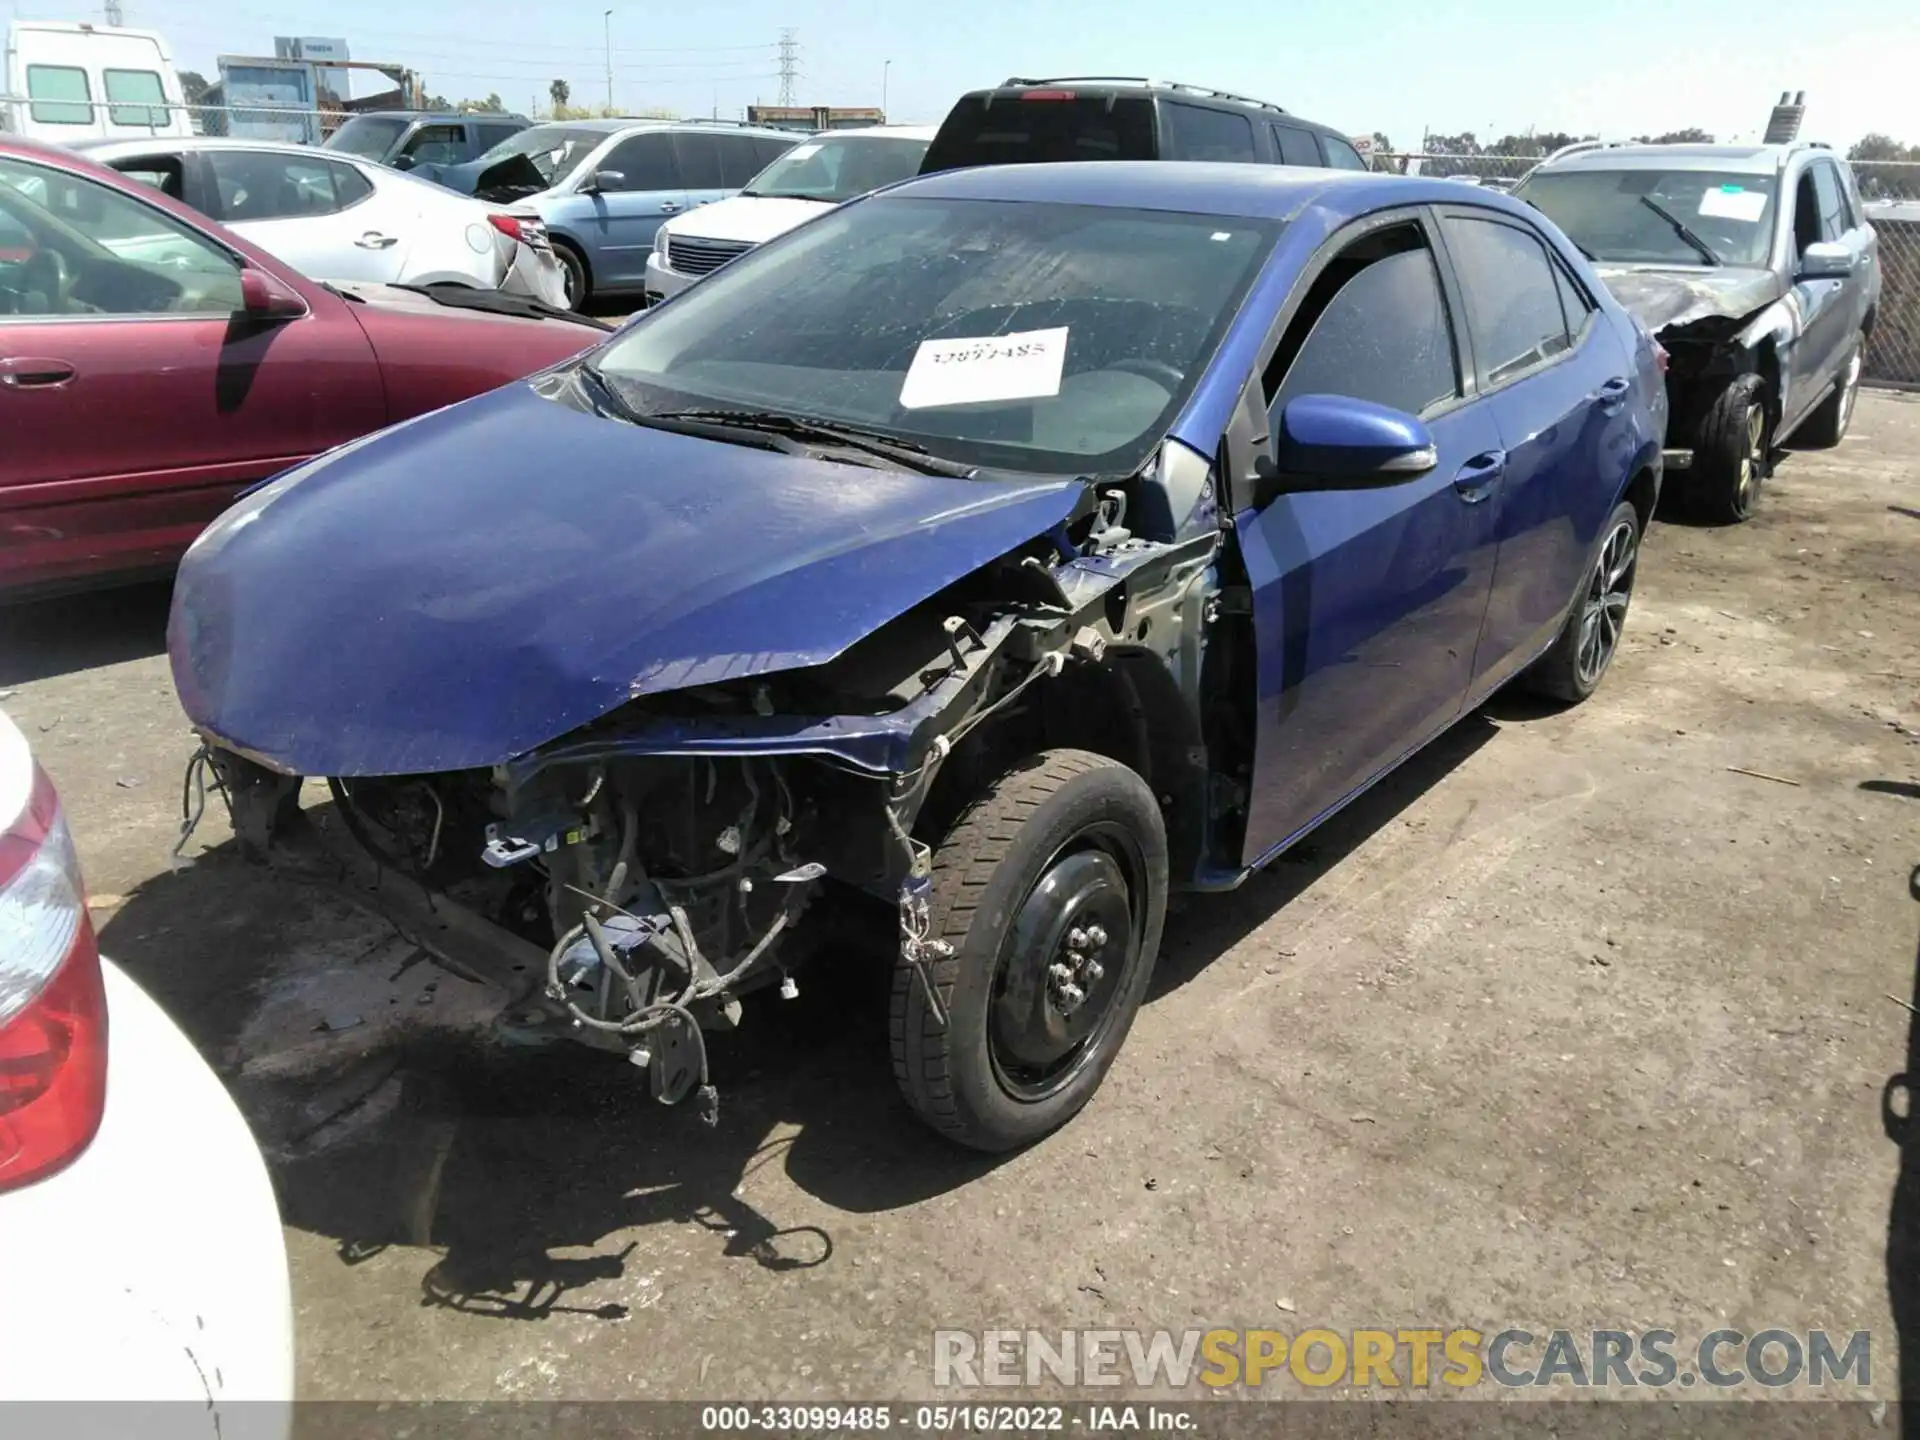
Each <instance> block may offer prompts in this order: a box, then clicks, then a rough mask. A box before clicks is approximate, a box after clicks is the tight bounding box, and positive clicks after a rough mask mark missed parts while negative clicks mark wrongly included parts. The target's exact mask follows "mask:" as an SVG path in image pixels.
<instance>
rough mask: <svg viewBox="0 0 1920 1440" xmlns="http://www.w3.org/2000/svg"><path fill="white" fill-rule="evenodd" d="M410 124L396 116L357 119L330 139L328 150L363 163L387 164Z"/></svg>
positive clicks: (367, 116)
mask: <svg viewBox="0 0 1920 1440" xmlns="http://www.w3.org/2000/svg"><path fill="white" fill-rule="evenodd" d="M406 128H407V121H405V120H403V119H401V118H399V117H398V116H394V115H356V116H355V117H354V118H353V119H351V120H349V121H347V123H346V124H344V125H342V126H341V127H340V128H339V129H338V130H336V131H334V132H333V134H331V135H329V136H328V137H327V149H329V150H344V151H346V153H347V154H349V155H358V156H359V157H360V158H361V159H362V160H384V159H386V158H387V152H388V151H389V150H391V149H393V146H394V142H395V141H396V140H398V139H399V138H400V137H401V135H403V134H404V133H405V132H406Z"/></svg>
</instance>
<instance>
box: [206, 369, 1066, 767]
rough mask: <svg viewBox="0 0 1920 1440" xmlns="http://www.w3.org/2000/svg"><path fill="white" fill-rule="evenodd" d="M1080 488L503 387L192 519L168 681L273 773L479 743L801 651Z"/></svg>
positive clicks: (1002, 539)
mask: <svg viewBox="0 0 1920 1440" xmlns="http://www.w3.org/2000/svg"><path fill="white" fill-rule="evenodd" d="M1081 488H1082V487H1081V486H1080V485H1079V483H1078V482H1077V481H1073V480H1065V479H1062V480H1042V481H1036V482H1033V483H1019V482H1014V481H994V480H960V479H950V478H947V477H942V476H929V475H918V474H907V473H899V472H895V471H889V470H873V469H866V468H862V467H857V466H851V465H844V464H837V463H833V462H830V461H824V460H811V459H807V458H804V457H797V456H790V455H782V454H778V453H774V452H771V451H765V450H758V449H749V448H746V447H742V446H738V445H728V444H722V443H718V442H715V441H708V440H701V439H697V438H694V437H691V436H685V435H677V434H671V433H668V432H665V431H661V430H649V429H645V428H642V427H637V426H632V425H627V424H623V423H621V422H619V421H614V420H607V419H603V418H601V417H598V416H595V415H592V414H587V413H583V412H581V411H579V410H576V409H574V408H572V407H571V406H568V405H566V404H563V403H558V402H555V401H551V400H547V399H543V398H541V396H539V395H538V394H536V393H535V392H534V390H533V389H532V387H531V386H530V385H527V384H514V385H509V386H507V387H505V388H503V389H501V390H497V391H494V392H493V393H492V394H489V395H484V396H481V397H480V398H478V399H475V400H471V401H468V402H466V403H465V404H461V405H456V406H453V407H450V408H448V409H445V410H440V411H436V412H434V413H432V414H429V415H424V416H421V417H420V418H418V419H415V420H412V421H409V422H407V423H405V424H403V425H400V426H396V427H394V428H392V429H389V430H386V431H382V432H379V433H377V434H375V435H372V436H369V437H367V438H365V439H362V440H358V441H355V442H353V443H352V444H350V445H347V446H343V447H342V448H341V449H339V450H335V451H333V452H331V453H330V454H328V455H325V456H322V457H320V458H319V459H317V460H314V461H312V462H310V463H309V464H307V465H305V466H302V467H300V468H299V469H296V470H294V471H291V472H289V473H288V474H286V475H284V476H282V477H281V478H280V479H278V480H276V481H274V482H273V483H272V484H270V485H267V486H265V487H264V488H262V489H260V490H258V491H256V492H254V493H253V494H252V495H249V496H247V497H246V498H244V499H243V500H242V501H241V502H240V503H239V504H238V505H236V506H235V507H234V508H233V509H231V510H229V511H228V512H227V513H226V514H225V515H224V516H222V517H221V518H220V519H219V520H218V521H216V522H215V523H214V525H213V526H212V527H211V528H210V529H209V530H207V531H206V533H205V534H204V535H203V536H202V537H201V538H200V539H199V540H198V541H197V542H196V543H195V544H194V546H193V547H192V549H190V550H189V551H188V552H187V556H186V558H185V560H184V561H183V562H182V563H181V566H180V573H179V578H178V580H177V581H176V583H175V586H174V595H173V614H172V618H171V621H170V624H169V629H168V648H169V651H170V655H171V659H172V664H173V676H174V684H175V686H176V687H177V688H178V690H179V692H180V700H181V703H182V705H183V706H184V707H185V709H186V712H187V714H188V716H189V717H190V718H191V719H192V721H193V722H194V724H195V725H196V726H198V727H199V728H201V729H202V730H204V731H206V732H208V733H210V734H212V735H214V736H217V737H219V738H220V739H222V740H223V741H225V742H227V743H229V744H231V745H233V746H235V747H237V748H239V749H241V750H243V751H245V752H247V753H249V754H251V755H253V756H255V757H257V758H259V759H261V760H263V761H265V762H267V763H269V764H271V765H274V766H276V767H278V768H281V769H284V770H287V771H291V772H296V773H300V774H305V775H376V774H409V773H417V772H430V771H438V770H454V769H466V768H470V767H474V766H483V765H492V764H497V763H500V762H502V761H505V760H507V759H509V758H511V757H513V756H515V755H519V754H523V753H525V752H526V751H528V750H530V749H532V748H533V747H535V746H537V745H539V744H542V743H544V742H545V741H548V740H551V739H554V738H555V737H557V736H560V735H564V734H566V733H567V732H568V731H570V730H574V729H577V728H579V727H580V726H582V725H584V724H586V723H587V722H589V721H591V720H594V719H597V718H598V717H600V716H602V715H604V714H606V713H607V712H609V711H611V710H614V709H616V708H617V707H619V706H620V705H622V704H624V703H625V702H626V701H627V700H628V699H630V698H631V697H634V696H638V695H643V694H649V693H656V692H660V691H667V690H675V689H681V688H684V687H687V686H692V685H699V684H708V683H712V682H714V681H719V680H725V679H731V678H734V677H738V676H745V675H757V674H764V673H768V672H772V671H777V670H786V669H793V668H797V667H801V666H808V665H818V664H823V663H825V662H826V661H828V660H830V659H832V658H833V657H834V656H835V655H837V654H839V653H840V652H841V651H843V650H845V649H846V648H847V647H848V646H850V645H852V644H853V643H854V642H855V641H857V640H859V639H860V638H861V637H863V636H865V635H867V634H869V633H870V632H871V631H873V630H874V629H876V628H877V627H879V626H880V625H883V624H885V623H886V622H887V621H888V620H891V619H893V618H894V617H895V616H897V615H899V614H901V613H903V612H904V611H906V610H908V609H909V608H911V607H912V606H913V605H915V604H917V603H919V602H920V601H921V600H924V599H925V598H927V597H928V596H929V595H932V594H934V593H935V592H936V591H938V590H940V589H942V588H944V587H945V586H947V585H949V584H951V583H952V582H953V581H955V580H958V579H959V578H961V577H962V576H964V575H966V574H968V573H969V572H970V571H972V570H975V569H977V568H979V567H980V566H981V565H984V564H986V563H987V562H988V561H990V560H992V559H994V558H995V557H997V556H999V555H1001V554H1003V553H1005V552H1006V551H1008V550H1010V549H1012V548H1014V547H1015V546H1017V545H1020V544H1022V543H1024V542H1025V541H1027V540H1030V539H1032V538H1033V537H1035V536H1037V535H1041V534H1044V533H1045V532H1047V531H1048V530H1051V529H1052V528H1054V527H1055V526H1056V525H1059V524H1060V523H1062V522H1063V521H1065V520H1066V519H1068V518H1069V517H1070V516H1071V514H1072V513H1073V509H1074V506H1075V504H1076V503H1077V501H1078V500H1079V498H1080V492H1081Z"/></svg>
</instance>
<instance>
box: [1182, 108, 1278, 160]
mask: <svg viewBox="0 0 1920 1440" xmlns="http://www.w3.org/2000/svg"><path fill="white" fill-rule="evenodd" d="M1160 118H1161V120H1162V121H1163V123H1164V124H1165V126H1166V138H1167V146H1166V148H1167V158H1168V159H1170V160H1229V161H1237V162H1242V163H1247V164H1251V163H1252V162H1253V161H1255V160H1257V159H1258V158H1259V156H1258V154H1257V153H1256V151H1255V150H1254V148H1253V122H1252V121H1250V120H1248V119H1247V117H1246V116H1244V115H1239V114H1235V113H1234V112H1233V111H1231V110H1210V109H1207V108H1205V107H1204V106H1200V105H1188V104H1185V103H1184V102H1182V101H1179V100H1167V101H1164V102H1162V104H1161V108H1160Z"/></svg>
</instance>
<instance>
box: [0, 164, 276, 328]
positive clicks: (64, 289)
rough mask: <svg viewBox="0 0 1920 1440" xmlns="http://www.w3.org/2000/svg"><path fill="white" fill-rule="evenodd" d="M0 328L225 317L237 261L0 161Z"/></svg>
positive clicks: (169, 226) (119, 201)
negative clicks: (0, 250)
mask: <svg viewBox="0 0 1920 1440" xmlns="http://www.w3.org/2000/svg"><path fill="white" fill-rule="evenodd" d="M0 230H4V231H5V233H6V234H7V235H8V236H9V237H10V240H9V244H8V247H7V249H6V250H5V252H4V255H5V257H6V258H5V259H4V260H0V324H4V323H5V321H6V319H7V318H9V317H12V316H41V317H45V316H55V317H71V318H76V319H77V318H82V317H88V316H101V315H110V316H111V315H126V316H131V315H227V314H231V313H232V312H234V311H235V310H238V309H239V308H240V306H241V300H240V262H239V261H238V260H236V259H235V258H234V257H233V256H232V255H230V254H228V253H227V252H226V251H224V250H221V249H219V248H218V247H217V246H215V245H213V244H212V243H211V242H210V241H208V240H207V239H206V238H205V237H204V236H202V235H200V234H198V233H197V232H195V231H194V230H193V229H191V228H190V227H188V226H186V225H183V224H181V223H180V222H179V221H178V220H176V219H174V218H173V217H172V216H171V215H168V214H165V213H163V212H162V211H160V210H157V209H155V208H154V207H152V206H150V205H145V204H142V203H141V202H140V201H138V200H136V199H135V198H134V197H132V196H130V195H124V194H122V193H120V192H119V191H118V190H114V189H112V188H110V187H109V186H106V185H102V184H100V183H98V182H97V181H94V180H90V179H87V178H85V177H84V176H79V175H69V174H67V173H66V172H64V171H61V170H52V169H46V168H43V167H40V166H37V165H29V164H25V163H23V162H21V161H18V160H14V159H10V158H8V157H4V156H0Z"/></svg>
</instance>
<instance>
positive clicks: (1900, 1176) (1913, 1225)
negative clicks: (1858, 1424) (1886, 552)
mask: <svg viewBox="0 0 1920 1440" xmlns="http://www.w3.org/2000/svg"><path fill="white" fill-rule="evenodd" d="M1859 788H1860V789H1862V790H1864V791H1868V792H1871V793H1875V794H1882V795H1894V796H1901V797H1904V798H1906V799H1910V800H1920V786H1916V785H1913V784H1911V783H1908V782H1906V781H1887V780H1867V781H1863V782H1862V783H1861V785H1860V787H1859ZM1907 893H1908V894H1909V895H1910V896H1911V897H1912V898H1913V900H1914V901H1915V903H1917V904H1920V865H1916V866H1915V867H1914V868H1913V870H1912V872H1911V873H1910V874H1909V875H1908V877H1907ZM1915 931H1916V935H1917V936H1920V925H1916V926H1915ZM1888 998H1889V999H1893V1000H1896V1001H1898V1000H1899V998H1900V997H1898V996H1894V995H1890V996H1889V997H1888ZM1901 1003H1903V1004H1904V1005H1905V1006H1906V1009H1907V1054H1906V1062H1905V1064H1904V1065H1903V1066H1902V1067H1901V1070H1900V1073H1899V1074H1897V1075H1892V1076H1889V1077H1888V1078H1887V1083H1886V1084H1885V1085H1884V1086H1883V1087H1882V1088H1881V1091H1880V1125H1881V1128H1882V1129H1883V1130H1884V1131H1885V1133H1886V1136H1887V1138H1888V1139H1889V1140H1891V1141H1892V1142H1893V1143H1894V1144H1895V1145H1896V1146H1898V1147H1899V1150H1900V1165H1899V1170H1898V1172H1897V1175H1896V1178H1895V1180H1894V1184H1893V1199H1892V1202H1891V1203H1890V1205H1889V1206H1888V1211H1887V1300H1888V1306H1889V1308H1890V1309H1891V1310H1892V1311H1893V1326H1894V1333H1895V1335H1896V1337H1897V1339H1898V1343H1899V1346H1900V1375H1899V1381H1900V1388H1899V1395H1900V1404H1901V1410H1902V1412H1903V1416H1902V1431H1903V1433H1905V1434H1909V1435H1911V1434H1914V1433H1916V1431H1915V1429H1914V1426H1915V1422H1916V1420H1920V1116H1917V1115H1916V1112H1915V1102H1916V1100H1920V938H1916V940H1915V942H1914V956H1913V983H1912V987H1911V993H1910V996H1909V998H1908V999H1907V1000H1905V1001H1902V1002H1901Z"/></svg>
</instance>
